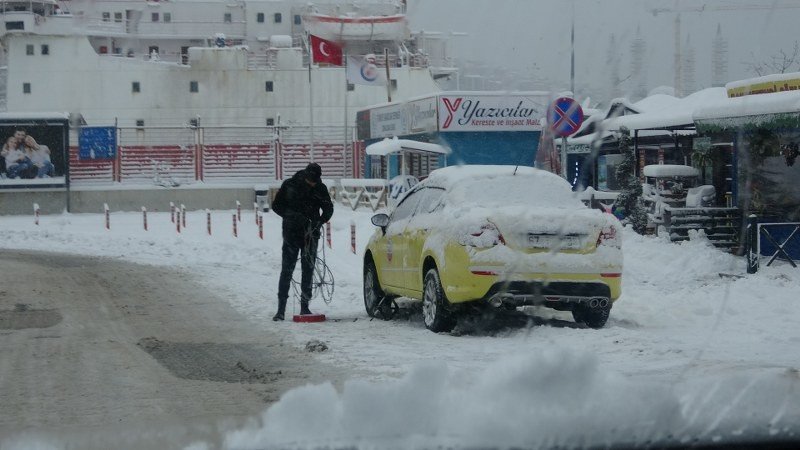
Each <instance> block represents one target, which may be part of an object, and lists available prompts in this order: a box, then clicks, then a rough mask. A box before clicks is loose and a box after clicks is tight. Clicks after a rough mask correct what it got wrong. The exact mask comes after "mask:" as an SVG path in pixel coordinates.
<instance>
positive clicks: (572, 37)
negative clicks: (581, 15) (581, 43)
mask: <svg viewBox="0 0 800 450" xmlns="http://www.w3.org/2000/svg"><path fill="white" fill-rule="evenodd" d="M569 90H570V92H572V96H573V97H574V96H575V0H573V1H572V30H571V32H570V66H569Z"/></svg>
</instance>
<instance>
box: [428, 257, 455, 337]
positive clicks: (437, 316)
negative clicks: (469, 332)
mask: <svg viewBox="0 0 800 450" xmlns="http://www.w3.org/2000/svg"><path fill="white" fill-rule="evenodd" d="M422 319H423V321H424V322H425V327H426V328H427V329H429V330H431V331H433V332H434V333H439V332H442V331H450V330H452V329H453V327H455V325H456V321H455V318H454V317H453V314H452V311H450V305H449V303H448V301H447V298H446V297H445V295H444V290H443V289H442V281H441V280H440V278H439V272H438V271H437V270H436V269H430V270H428V272H427V273H426V274H425V279H424V286H423V289H422Z"/></svg>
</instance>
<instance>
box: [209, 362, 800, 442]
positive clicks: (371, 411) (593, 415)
mask: <svg viewBox="0 0 800 450" xmlns="http://www.w3.org/2000/svg"><path fill="white" fill-rule="evenodd" d="M796 382H800V379H799V378H797V373H792V372H784V373H781V372H776V373H772V374H770V375H769V376H763V377H756V378H751V379H746V380H743V379H741V378H734V379H731V380H730V383H720V382H719V380H717V384H716V385H714V386H713V388H712V386H710V383H708V382H707V380H703V381H700V382H696V383H691V385H690V386H688V387H687V388H682V389H674V388H670V387H667V386H663V385H657V384H655V383H649V382H637V381H632V380H630V379H628V378H626V377H623V376H621V375H619V374H616V373H614V372H612V371H609V370H607V369H605V368H603V367H602V366H601V365H600V364H599V363H598V359H597V357H595V356H593V355H591V354H588V353H585V352H574V351H569V350H564V349H560V348H551V349H547V350H544V351H538V352H534V353H531V354H522V355H516V356H513V357H509V358H504V359H501V360H499V361H496V362H495V363H493V364H492V365H490V366H489V367H488V368H485V369H483V370H481V371H480V372H478V373H477V374H467V373H458V372H455V371H452V370H450V369H449V368H448V367H447V366H446V365H445V364H442V363H430V364H423V365H418V366H416V367H415V368H414V369H412V370H411V371H410V372H409V373H408V374H407V375H405V376H403V377H402V378H401V379H399V380H395V381H392V382H387V383H381V384H378V383H370V382H367V381H363V380H353V381H349V382H347V383H345V385H344V387H343V389H342V390H341V391H337V390H336V389H335V388H334V387H333V386H332V385H331V384H322V385H316V386H310V385H309V386H305V387H302V388H298V389H295V390H293V391H291V392H289V393H287V394H286V395H285V396H284V397H283V398H282V399H281V400H280V401H279V402H278V403H276V404H275V405H273V406H271V407H270V408H268V409H267V410H266V411H265V412H264V413H263V415H262V417H261V418H260V420H259V421H254V422H253V423H251V424H250V425H249V426H247V427H245V428H243V429H241V430H237V431H234V432H231V433H228V435H227V436H226V438H225V441H224V447H225V448H236V449H257V448H318V447H320V446H322V447H326V448H327V447H342V446H357V447H358V448H415V447H416V448H419V447H424V448H436V447H445V448H449V447H455V448H463V447H469V448H482V447H485V448H509V447H512V448H513V447H520V448H552V447H562V448H583V447H587V446H598V445H606V444H609V445H610V444H612V443H613V445H614V446H618V447H623V446H628V445H631V446H642V445H652V444H651V443H656V446H659V447H660V446H663V445H665V444H668V443H672V444H673V445H677V444H678V443H682V444H684V445H685V444H686V443H690V442H693V443H694V442H697V441H699V442H702V441H714V440H720V439H725V440H726V441H735V440H737V439H740V436H742V435H743V434H746V435H747V436H748V437H753V434H762V435H766V436H771V438H773V439H774V438H775V437H776V436H781V435H783V436H788V435H790V433H792V432H794V431H797V430H798V426H797V425H796V424H793V421H794V420H796V419H797V418H800V415H798V414H797V411H796V410H795V411H793V412H792V413H790V414H787V412H788V409H787V406H788V405H789V404H790V402H792V401H796V400H797V399H800V395H798V393H796V392H794V391H793V385H794V384H796ZM701 392H702V393H703V395H699V394H700V393H701ZM687 394H688V395H687ZM787 394H788V397H787V396H786V395H787ZM731 399H733V401H731ZM740 401H758V402H759V403H760V404H765V403H767V402H775V403H774V404H775V405H778V406H779V407H778V409H777V414H773V415H769V416H768V417H759V414H758V413H753V411H737V406H738V404H739V402H740ZM712 411H714V412H719V411H722V413H721V414H719V415H715V416H711V415H709V413H710V412H712ZM742 418H747V419H749V420H752V423H753V426H752V428H751V429H747V427H744V428H743V427H741V426H740V425H735V423H740V421H741V419H742ZM756 418H758V419H763V420H764V422H760V421H759V420H758V419H756ZM732 419H733V420H732ZM753 419H756V420H753ZM758 428H761V429H762V431H761V432H760V433H759V432H757V431H755V430H756V429H758Z"/></svg>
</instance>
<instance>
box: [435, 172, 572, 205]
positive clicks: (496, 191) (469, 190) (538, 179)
mask: <svg viewBox="0 0 800 450" xmlns="http://www.w3.org/2000/svg"><path fill="white" fill-rule="evenodd" d="M423 183H424V184H425V185H426V186H433V187H441V188H444V189H446V190H447V191H448V195H449V197H450V199H451V200H454V201H455V202H457V203H459V204H478V205H482V206H485V204H486V203H487V202H492V203H497V202H498V201H501V202H502V203H503V204H520V205H532V204H535V205H536V206H548V207H556V208H564V207H567V208H583V207H584V204H583V203H582V202H581V201H580V200H579V199H578V197H577V196H576V195H575V193H574V192H572V188H571V186H570V185H569V183H568V182H567V181H566V180H564V179H563V178H561V177H559V176H558V175H555V174H553V173H550V172H547V171H544V170H541V169H536V168H533V167H528V166H500V165H463V166H450V167H445V168H442V169H437V170H434V171H433V172H431V174H430V176H428V178H427V179H426V180H425V181H424V182H423Z"/></svg>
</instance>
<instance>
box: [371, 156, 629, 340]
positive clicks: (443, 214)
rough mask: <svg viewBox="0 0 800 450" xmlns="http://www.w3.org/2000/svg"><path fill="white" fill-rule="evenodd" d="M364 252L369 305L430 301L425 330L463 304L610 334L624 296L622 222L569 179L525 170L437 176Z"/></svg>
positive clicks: (446, 171)
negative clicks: (543, 311) (524, 310)
mask: <svg viewBox="0 0 800 450" xmlns="http://www.w3.org/2000/svg"><path fill="white" fill-rule="evenodd" d="M372 223H373V224H374V225H375V226H377V227H379V228H378V229H377V230H376V231H375V233H374V234H373V236H372V237H371V238H370V241H369V243H368V245H367V248H366V251H365V254H364V306H365V307H366V309H367V313H368V314H369V315H370V316H373V315H374V314H375V313H376V311H377V309H378V308H379V307H380V306H381V305H385V304H386V301H388V300H391V299H393V298H396V297H409V298H411V299H419V300H422V312H423V318H424V321H425V326H426V327H427V328H428V329H430V330H431V331H434V332H439V331H449V330H450V329H452V328H453V326H454V325H455V319H456V314H457V311H458V309H459V305H465V304H467V303H468V302H483V303H486V304H488V305H491V306H493V307H511V308H514V307H518V306H523V305H544V306H548V307H551V308H554V309H557V310H564V311H571V312H572V315H573V317H574V318H575V320H576V322H583V323H585V324H586V325H587V326H589V327H592V328H601V327H603V326H604V325H605V323H606V321H607V320H608V316H609V313H610V311H611V306H612V304H613V302H614V301H615V300H617V299H618V298H619V296H620V293H621V283H622V263H623V261H622V249H621V244H622V241H621V225H620V223H619V221H618V220H617V219H616V218H615V217H614V216H613V215H611V214H606V213H603V212H601V211H598V210H594V209H589V208H587V207H586V206H585V205H584V204H583V203H582V202H581V201H580V200H578V199H577V198H576V197H575V195H574V193H573V192H572V191H571V189H570V186H569V184H568V183H567V182H566V181H565V180H564V179H562V178H561V177H559V176H557V175H554V174H552V173H549V172H545V171H543V170H538V169H535V168H531V167H519V166H516V167H515V166H478V165H470V166H453V167H446V168H443V169H439V170H435V171H434V172H432V173H431V175H430V176H429V177H428V178H427V179H425V180H424V181H422V182H421V183H419V184H417V185H416V186H414V188H413V189H411V190H410V191H409V192H408V193H407V194H406V195H405V197H403V199H402V200H401V201H400V202H399V203H398V204H397V206H396V207H395V208H394V210H392V212H391V215H386V214H377V215H375V216H373V217H372Z"/></svg>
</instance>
